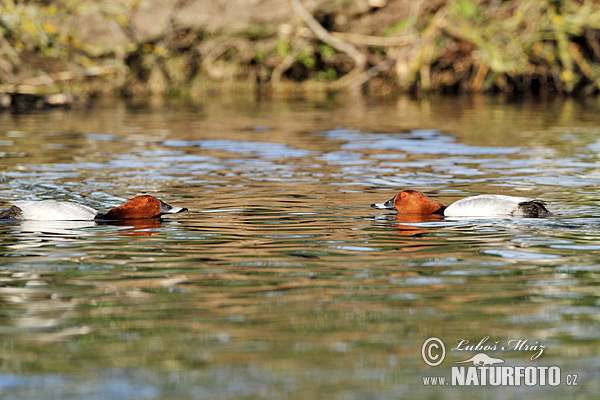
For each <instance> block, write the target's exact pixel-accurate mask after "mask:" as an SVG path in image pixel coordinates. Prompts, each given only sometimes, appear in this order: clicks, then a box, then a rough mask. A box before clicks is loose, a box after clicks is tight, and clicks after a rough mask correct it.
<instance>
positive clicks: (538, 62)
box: [0, 0, 600, 108]
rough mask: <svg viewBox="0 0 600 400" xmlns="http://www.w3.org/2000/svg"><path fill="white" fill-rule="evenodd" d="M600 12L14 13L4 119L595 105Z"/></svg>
mask: <svg viewBox="0 0 600 400" xmlns="http://www.w3.org/2000/svg"><path fill="white" fill-rule="evenodd" d="M594 3H595V2H593V1H587V2H581V1H577V0H565V1H557V0H552V1H548V0H525V1H512V0H509V1H500V0H490V1H483V0H456V1H448V0H432V1H424V0H416V1H415V0H351V1H348V0H228V1H222V0H187V1H185V0H183V1H182V0H112V1H92V0H55V1H50V0H48V1H15V0H3V1H2V2H1V3H0V93H4V94H5V96H4V98H3V100H2V104H3V105H4V107H9V106H11V102H13V103H14V102H15V99H14V97H15V95H16V94H19V95H42V98H43V100H44V101H45V104H46V105H49V104H53V103H56V104H60V103H61V102H69V101H72V100H73V96H74V95H76V98H77V99H79V100H83V101H85V100H87V99H89V98H93V97H94V96H98V95H103V94H110V95H117V96H137V95H144V96H146V95H148V94H155V95H160V96H164V95H167V96H191V97H194V96H202V95H205V94H206V93H207V91H213V90H223V89H235V90H240V89H244V90H246V89H249V90H258V91H259V93H261V94H268V93H273V92H283V93H289V92H290V91H294V92H300V93H302V92H303V91H306V92H315V91H331V90H355V91H362V92H363V93H366V94H370V95H393V94H396V93H402V92H413V93H414V92H416V93H422V92H427V91H437V92H444V93H463V92H500V93H506V94H515V93H517V94H521V93H522V94H525V95H541V96H546V95H552V94H559V95H562V94H576V95H583V96H586V95H590V94H596V93H597V92H598V88H599V85H600V68H599V62H600V6H598V5H596V4H594ZM56 93H61V94H62V96H54V97H50V96H49V94H56ZM6 94H10V95H11V96H12V100H11V97H7V95H6ZM39 105H40V104H38V106H39ZM12 107H13V108H14V107H26V105H24V104H21V105H15V104H13V105H12Z"/></svg>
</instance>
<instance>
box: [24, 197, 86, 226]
mask: <svg viewBox="0 0 600 400" xmlns="http://www.w3.org/2000/svg"><path fill="white" fill-rule="evenodd" d="M13 204H14V205H15V206H17V207H19V208H20V209H21V215H20V217H19V218H18V219H25V220H35V221H89V220H93V219H94V218H96V216H97V215H98V211H96V210H94V209H93V208H92V207H88V206H84V205H83V204H77V203H71V202H69V201H57V200H40V201H27V200H21V201H15V202H14V203H13Z"/></svg>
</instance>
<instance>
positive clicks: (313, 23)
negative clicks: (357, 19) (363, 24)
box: [290, 0, 367, 88]
mask: <svg viewBox="0 0 600 400" xmlns="http://www.w3.org/2000/svg"><path fill="white" fill-rule="evenodd" d="M290 1H291V3H292V7H293V8H294V11H295V12H296V14H298V16H300V18H301V19H302V20H303V21H304V22H305V23H306V25H308V27H309V28H310V30H311V31H313V33H314V34H315V36H316V37H317V39H319V40H320V41H322V42H323V43H327V44H328V45H330V46H331V47H333V48H334V49H336V50H337V51H340V52H342V53H345V54H347V55H348V56H349V57H350V58H352V60H353V61H354V68H353V69H352V71H350V72H349V73H347V74H346V75H344V76H343V77H342V78H340V79H339V80H338V81H337V85H336V86H338V87H340V88H346V87H348V84H349V83H351V82H352V81H354V79H355V78H356V77H357V76H359V75H360V74H362V72H363V71H364V69H365V65H366V63H367V57H366V56H365V55H364V54H363V53H361V52H360V51H359V50H358V49H357V48H356V47H354V45H352V44H350V43H347V42H344V41H342V40H340V39H339V38H337V37H335V36H333V35H332V34H331V33H329V32H328V31H327V30H326V29H325V28H323V26H321V24H319V22H318V21H317V20H316V19H315V17H313V15H312V14H311V13H310V12H309V11H308V10H307V9H306V8H304V6H303V5H302V3H300V1H299V0H290Z"/></svg>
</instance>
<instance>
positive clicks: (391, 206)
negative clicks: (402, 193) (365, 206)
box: [371, 196, 396, 210]
mask: <svg viewBox="0 0 600 400" xmlns="http://www.w3.org/2000/svg"><path fill="white" fill-rule="evenodd" d="M394 200H396V196H394V197H392V198H391V199H389V200H388V201H386V202H385V203H375V204H371V207H373V208H380V209H382V210H395V209H396V206H395V205H394Z"/></svg>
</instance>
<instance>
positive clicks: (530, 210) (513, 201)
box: [444, 194, 549, 217]
mask: <svg viewBox="0 0 600 400" xmlns="http://www.w3.org/2000/svg"><path fill="white" fill-rule="evenodd" d="M548 214H549V213H548V210H546V208H545V207H544V202H542V201H541V200H535V199H531V198H528V197H515V196H504V195H500V194H482V195H477V196H470V197H466V198H464V199H461V200H458V201H456V202H454V203H452V204H451V205H449V206H448V207H446V209H445V210H444V215H445V216H447V217H490V216H507V215H510V216H514V217H539V216H545V215H548Z"/></svg>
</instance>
